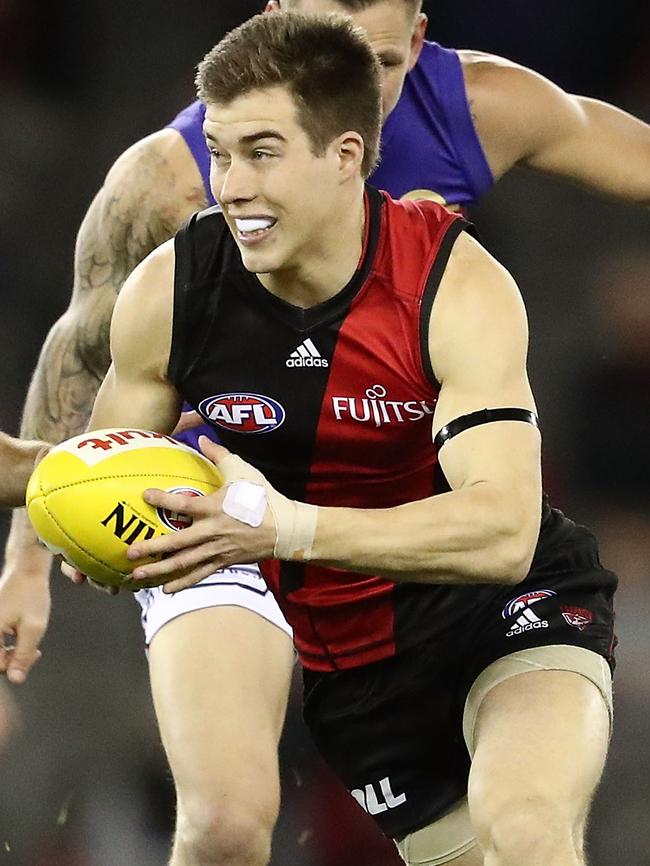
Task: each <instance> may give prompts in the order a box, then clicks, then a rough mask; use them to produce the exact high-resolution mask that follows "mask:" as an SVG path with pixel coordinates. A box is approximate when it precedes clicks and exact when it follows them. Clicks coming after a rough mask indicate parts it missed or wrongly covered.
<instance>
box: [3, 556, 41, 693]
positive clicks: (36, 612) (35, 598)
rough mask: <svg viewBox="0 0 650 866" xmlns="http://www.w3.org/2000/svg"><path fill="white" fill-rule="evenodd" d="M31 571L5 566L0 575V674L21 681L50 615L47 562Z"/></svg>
mask: <svg viewBox="0 0 650 866" xmlns="http://www.w3.org/2000/svg"><path fill="white" fill-rule="evenodd" d="M46 562H47V568H44V567H36V568H34V569H33V570H32V571H29V570H20V571H16V570H14V569H13V568H12V570H11V571H8V570H5V573H4V574H3V576H2V578H0V674H6V676H7V679H8V680H9V682H11V683H15V684H16V685H19V684H20V683H24V682H25V680H26V679H27V677H28V676H29V672H30V670H31V669H32V667H33V666H34V664H35V663H36V662H37V661H38V660H39V659H40V657H41V651H40V649H39V645H40V643H41V640H42V639H43V635H44V634H45V629H46V628H47V623H48V620H49V616H50V587H49V565H50V563H51V558H48V559H47V560H46Z"/></svg>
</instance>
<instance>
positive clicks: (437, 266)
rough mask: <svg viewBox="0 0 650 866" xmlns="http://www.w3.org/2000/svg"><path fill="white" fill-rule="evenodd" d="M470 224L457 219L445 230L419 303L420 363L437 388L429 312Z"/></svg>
mask: <svg viewBox="0 0 650 866" xmlns="http://www.w3.org/2000/svg"><path fill="white" fill-rule="evenodd" d="M471 228H472V226H471V223H468V222H467V220H464V219H461V218H460V217H459V218H458V219H455V220H453V222H451V223H450V224H449V226H448V228H447V231H446V233H445V236H444V237H443V239H442V242H441V244H440V246H439V247H438V252H437V253H436V257H435V259H434V261H433V264H432V266H431V270H430V271H429V275H428V276H427V280H426V283H425V286H424V291H423V292H422V300H421V302H420V323H419V324H420V358H421V361H422V369H423V370H424V374H425V376H426V378H427V380H428V381H429V383H430V384H432V385H434V386H436V387H439V385H440V383H439V382H438V380H437V379H436V376H435V373H434V372H433V367H432V366H431V357H430V353H429V323H430V320H431V310H432V309H433V302H434V301H435V299H436V295H437V293H438V286H439V285H440V281H441V280H442V276H443V274H444V272H445V268H446V267H447V263H448V261H449V256H450V255H451V251H452V249H453V246H454V244H455V243H456V240H457V239H458V236H459V235H460V233H461V232H463V231H471Z"/></svg>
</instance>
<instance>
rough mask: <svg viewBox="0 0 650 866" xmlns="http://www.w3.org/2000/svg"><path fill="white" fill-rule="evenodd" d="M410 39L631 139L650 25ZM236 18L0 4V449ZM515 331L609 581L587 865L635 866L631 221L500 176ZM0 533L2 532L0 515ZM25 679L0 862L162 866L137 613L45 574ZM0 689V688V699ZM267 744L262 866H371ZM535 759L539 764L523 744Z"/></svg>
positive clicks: (649, 608)
mask: <svg viewBox="0 0 650 866" xmlns="http://www.w3.org/2000/svg"><path fill="white" fill-rule="evenodd" d="M424 5H425V11H427V12H428V13H429V17H430V25H429V32H428V35H429V38H432V39H435V40H437V41H439V42H442V43H443V44H445V45H451V46H454V47H459V48H465V47H469V48H476V49H482V50H486V51H492V52H495V53H497V54H502V55H504V56H506V57H509V58H511V59H514V60H517V61H519V62H522V63H524V64H526V65H529V66H531V67H533V68H535V69H537V70H538V71H540V72H542V73H544V74H546V75H548V76H549V77H551V78H552V79H553V80H555V81H556V82H557V83H558V84H560V85H561V86H563V87H564V88H565V89H568V90H570V91H574V92H578V93H582V94H587V95H591V96H595V97H599V98H602V99H606V100H608V101H611V102H613V103H615V104H617V105H619V106H621V107H622V108H625V109H626V110H628V111H630V112H632V113H634V114H636V115H638V116H639V117H641V118H644V119H645V120H646V121H650V7H649V6H648V4H647V2H633V0H619V2H618V3H616V4H612V3H610V2H605V0H572V2H571V3H566V0H541V2H537V3H522V2H520V0H491V2H490V3H485V2H481V0H465V2H464V3H462V4H460V3H458V2H452V0H436V2H435V3H433V2H431V3H428V2H425V4H424ZM259 8H260V5H259V4H257V3H254V2H249V0H183V2H182V3H181V2H173V0H138V2H137V3H133V2H131V0H112V2H111V3H104V2H99V0H85V2H84V3H79V2H75V0H0V293H1V301H2V315H1V316H0V346H1V347H2V352H1V357H2V369H3V376H2V388H1V389H0V391H1V394H2V402H0V428H2V429H5V430H8V431H10V432H13V433H16V432H17V430H18V425H19V418H20V410H21V406H22V402H23V398H24V394H25V391H26V388H27V385H28V381H29V377H30V374H31V371H32V369H33V367H34V364H35V362H36V358H37V354H38V351H39V348H40V346H41V343H42V341H43V339H44V337H45V335H46V333H47V330H48V328H49V326H50V325H51V324H52V323H53V321H54V320H55V319H56V318H57V317H58V316H59V315H60V313H62V312H63V310H64V308H65V306H66V305H67V300H68V295H69V290H70V286H71V284H72V256H73V246H74V238H75V233H76V230H77V227H78V225H79V223H80V221H81V218H82V216H83V214H84V212H85V209H86V207H87V206H88V204H89V202H90V200H91V198H92V197H93V195H94V193H95V192H96V190H97V189H98V187H99V186H100V185H101V183H102V180H103V177H104V174H105V173H106V171H107V169H108V167H109V166H110V164H111V163H112V162H113V160H114V159H115V157H116V156H117V155H118V154H119V153H120V152H121V151H122V150H124V149H125V148H126V147H127V146H128V145H129V144H131V143H132V142H133V141H135V140H136V139H138V138H140V137H142V136H144V135H146V134H148V133H150V132H152V131H154V130H155V129H157V128H159V127H161V126H163V125H165V124H166V123H167V122H168V121H169V120H170V119H171V118H172V117H173V116H174V115H175V114H176V113H177V112H178V110H180V109H181V108H182V107H183V106H184V105H186V104H187V103H188V102H190V101H191V100H192V99H193V87H192V79H193V67H194V66H195V64H196V63H197V62H198V60H199V59H200V58H201V57H202V55H203V54H204V53H205V52H206V51H207V50H208V49H209V48H210V47H211V46H212V45H213V44H214V43H215V42H216V41H218V39H219V38H220V37H221V36H222V35H223V33H224V32H225V31H226V30H227V29H229V28H230V27H232V26H234V25H235V24H238V23H240V22H241V21H242V20H244V18H246V17H248V16H249V15H251V14H253V13H254V12H256V11H258V10H259ZM473 216H474V217H475V219H476V222H477V223H478V225H479V228H480V231H481V233H482V235H483V237H484V239H485V242H486V245H487V246H488V247H489V248H490V249H491V250H492V252H494V253H495V254H496V255H497V256H498V257H499V258H500V259H501V260H502V261H503V262H504V263H505V264H506V265H507V266H508V267H509V268H510V270H511V271H512V272H513V274H514V275H515V277H516V278H517V280H518V282H519V285H520V287H521V289H522V292H523V295H524V298H525V300H526V304H527V307H528V312H529V316H530V328H531V353H530V371H531V378H532V383H533V388H534V390H535V392H536V395H537V398H538V403H539V408H540V414H541V417H542V421H543V431H544V443H545V464H546V475H547V488H549V489H550V490H551V491H552V494H553V498H554V500H555V502H556V504H558V505H559V506H560V507H562V508H563V509H564V510H566V511H567V512H568V513H569V514H570V515H571V516H572V517H574V518H576V519H578V520H579V521H581V522H586V523H588V524H589V525H590V526H592V528H594V529H595V530H596V531H597V533H598V534H599V536H600V539H601V546H602V559H603V561H604V563H605V564H606V565H608V566H609V567H610V568H612V569H614V570H615V571H617V572H618V574H619V575H620V577H621V589H620V591H619V596H618V606H617V607H618V620H617V621H618V634H619V638H620V647H619V651H618V670H617V677H616V706H617V722H616V726H615V731H614V739H613V743H612V750H611V757H610V760H609V764H608V767H607V771H606V775H605V779H604V782H603V784H602V787H601V790H600V792H599V794H598V797H597V802H596V804H595V808H594V814H593V820H592V826H591V832H590V850H591V857H592V861H591V862H592V864H593V866H606V864H613V863H621V862H625V864H626V866H648V864H650V825H649V822H648V819H647V815H648V803H650V742H649V739H650V725H649V724H648V710H649V708H650V701H649V698H650V679H649V678H648V667H649V662H650V629H649V628H648V623H649V622H650V589H649V588H648V571H649V563H650V493H649V490H650V411H649V408H648V402H649V401H648V395H649V394H650V214H648V212H647V211H644V210H642V209H633V208H626V207H622V206H620V205H613V204H608V203H606V202H602V201H598V200H596V199H594V198H592V197H590V196H588V195H587V194H585V193H583V192H581V191H578V190H573V189H571V188H568V187H567V186H562V185H560V184H558V183H556V182H554V181H551V180H546V179H543V178H539V177H534V176H532V175H530V174H527V173H524V172H513V173H511V175H509V176H508V177H507V178H505V179H504V180H503V181H502V182H501V183H500V184H499V185H498V187H497V188H496V189H495V190H494V191H493V192H492V193H490V195H489V196H487V198H486V199H485V200H484V201H483V202H482V204H481V206H480V208H478V209H477V211H476V213H475V214H473ZM0 520H2V527H1V528H2V530H3V533H4V532H5V531H6V527H7V520H6V517H4V518H0ZM53 586H54V606H53V614H52V622H51V626H50V630H49V632H48V635H47V637H46V640H45V643H44V647H43V649H44V658H43V660H42V661H41V663H40V664H39V666H38V667H37V669H36V670H35V671H34V673H33V674H32V675H31V677H30V679H29V681H28V683H27V684H26V685H25V686H23V687H22V688H20V689H17V690H14V691H13V692H12V694H13V696H14V702H13V704H15V705H13V706H12V705H8V706H7V709H6V711H5V714H4V715H3V714H1V713H0V739H3V732H4V731H7V730H10V731H11V737H10V739H9V741H8V742H7V743H5V745H4V746H3V753H2V754H0V779H1V780H2V789H1V793H0V864H4V863H7V864H13V866H44V864H48V866H63V864H65V866H118V864H119V866H124V864H138V866H163V864H165V862H166V856H167V852H168V838H169V833H170V831H171V827H172V820H173V809H174V805H173V794H172V791H171V787H170V782H169V775H168V771H167V769H166V765H165V762H164V758H163V756H162V754H161V748H160V745H159V740H158V734H157V730H156V726H155V721H154V718H153V712H152V709H151V704H150V697H149V687H148V681H147V672H146V659H145V656H144V653H143V648H142V636H141V632H140V627H139V622H138V614H137V610H136V605H135V603H134V602H133V600H132V599H130V598H126V597H125V598H118V599H110V598H108V597H106V596H103V595H101V594H99V593H95V592H93V591H91V590H88V589H82V590H79V589H76V588H74V587H72V586H71V585H69V584H68V582H67V581H65V580H64V578H63V577H62V576H60V575H59V574H55V575H54V580H53ZM3 685H4V684H3V683H0V686H3ZM298 703H299V701H298V689H296V690H295V695H294V699H293V703H292V706H291V708H290V711H289V718H288V721H287V726H286V732H285V737H284V741H283V745H282V783H283V810H282V816H281V819H280V823H279V825H278V830H277V833H276V838H275V846H274V854H273V866H280V864H285V866H286V864H292V866H393V864H395V863H396V862H399V861H397V860H396V859H395V855H394V854H393V853H392V850H391V846H390V844H388V843H387V842H385V841H383V840H382V839H381V838H379V837H378V835H377V833H376V832H375V831H374V829H373V827H372V826H371V824H370V821H369V819H367V818H366V816H365V815H364V814H363V813H362V812H361V811H360V810H359V809H358V807H356V805H355V804H353V803H352V802H351V801H349V800H348V798H347V797H346V795H345V794H344V793H343V792H342V791H341V790H340V788H339V787H338V785H337V784H336V783H334V782H333V780H332V779H331V778H330V776H329V775H328V773H327V772H326V771H325V770H324V769H323V767H322V765H321V764H320V762H319V760H318V759H317V758H316V756H315V755H314V753H313V751H312V749H311V747H310V744H309V742H308V740H307V738H306V736H305V733H304V731H303V730H302V725H301V721H300V717H299V710H298ZM531 748H535V749H537V750H538V751H539V756H540V761H543V760H544V749H543V744H542V743H531Z"/></svg>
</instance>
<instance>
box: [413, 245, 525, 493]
mask: <svg viewBox="0 0 650 866" xmlns="http://www.w3.org/2000/svg"><path fill="white" fill-rule="evenodd" d="M429 343H430V353H431V363H432V367H433V370H434V372H435V374H436V376H437V378H438V381H439V382H440V384H441V387H440V394H439V398H438V401H437V405H436V410H435V413H434V417H433V430H432V433H433V435H434V436H435V435H436V434H437V433H438V431H439V430H440V429H441V428H442V427H443V426H446V425H447V424H449V423H450V422H451V421H453V420H454V419H456V418H459V417H461V416H463V415H469V414H471V413H473V412H478V411H480V410H482V409H498V408H504V407H505V408H510V407H513V408H521V409H527V410H530V411H535V403H534V399H533V395H532V392H531V388H530V384H529V382H528V376H527V372H526V356H527V347H528V328H527V322H526V314H525V310H524V306H523V302H522V300H521V296H520V294H519V291H518V289H517V286H516V284H515V282H514V280H513V279H512V277H511V276H510V275H509V274H508V273H507V271H506V270H505V269H504V268H503V267H501V265H499V264H498V263H497V262H496V261H494V259H492V257H491V256H489V255H488V253H486V252H485V251H484V250H483V249H482V248H481V247H480V246H479V245H478V244H477V243H476V242H475V241H473V240H472V239H471V238H469V237H467V236H461V237H460V238H459V240H458V241H457V242H456V246H455V248H454V252H453V253H452V258H451V260H450V263H449V266H448V268H447V272H446V274H445V277H444V278H443V281H442V283H441V285H440V289H439V292H438V297H437V299H436V302H435V303H434V306H433V310H432V316H431V323H430V340H429ZM539 450H540V439H539V433H538V431H537V429H536V428H535V427H534V426H533V425H531V424H528V423H525V422H521V421H494V422H490V423H485V424H478V425H476V426H474V427H471V428H469V429H467V430H465V431H464V432H462V433H459V434H458V435H456V436H455V437H453V438H452V439H450V440H449V441H448V442H447V443H446V444H445V445H444V446H443V447H442V448H441V450H440V464H441V467H442V469H443V471H444V472H445V475H446V477H447V480H448V481H449V483H450V485H451V487H452V488H453V489H457V488H459V487H463V486H468V485H472V484H477V483H481V482H485V481H491V482H493V483H496V484H499V485H507V486H508V487H509V488H510V487H512V486H521V487H526V489H528V490H530V491H532V492H533V494H534V495H537V493H538V492H539V486H540V481H539V471H540V470H539V462H540V458H539Z"/></svg>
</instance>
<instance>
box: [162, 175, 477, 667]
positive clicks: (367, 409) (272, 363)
mask: <svg viewBox="0 0 650 866" xmlns="http://www.w3.org/2000/svg"><path fill="white" fill-rule="evenodd" d="M466 225H467V224H466V223H465V222H464V221H463V220H462V219H461V218H459V217H458V216H457V215H455V214H452V213H450V212H449V211H447V210H446V209H445V208H444V207H441V206H440V205H438V204H436V203H434V202H431V201H402V202H397V201H394V200H392V199H391V198H390V197H389V196H388V195H387V194H384V193H380V192H378V191H377V190H375V189H373V188H371V187H368V188H367V192H366V236H365V243H364V250H363V254H362V257H361V261H360V264H359V267H358V270H357V271H356V273H355V274H354V276H353V277H352V279H351V280H350V282H349V283H348V285H347V286H345V287H344V288H343V289H342V290H340V291H339V292H338V293H337V294H336V295H334V296H333V297H332V298H330V299H329V300H327V301H325V302H324V303H322V304H319V305H317V306H315V307H311V308H309V309H301V308H298V307H295V306H293V305H291V304H289V303H286V302H285V301H283V300H280V299H279V298H277V297H275V296H274V295H272V294H270V293H269V292H268V291H267V290H266V289H265V288H264V287H263V286H262V284H261V283H260V282H259V280H258V279H257V277H256V276H255V275H254V274H251V273H249V272H248V271H246V269H245V268H244V266H243V264H242V261H241V257H240V255H239V251H238V249H237V245H236V243H235V241H234V239H233V238H232V235H231V234H230V232H229V230H228V227H227V225H226V223H225V220H224V218H223V215H222V214H221V213H220V212H217V211H216V210H214V209H209V210H207V211H203V212H201V213H200V214H196V215H195V216H193V217H192V218H191V219H190V221H189V222H188V223H187V225H186V226H185V227H184V228H183V229H182V230H181V231H180V232H179V234H178V235H177V236H176V241H175V251H176V271H175V294H174V323H173V339H172V349H171V355H170V363H169V378H170V380H171V381H172V382H173V383H174V384H175V385H176V387H177V389H178V391H179V393H180V394H181V395H182V396H183V397H184V398H185V399H186V400H187V401H188V402H189V403H191V404H192V406H194V407H195V408H196V409H198V411H199V412H200V414H201V415H202V416H203V417H204V418H205V419H206V420H207V421H209V422H210V423H211V424H213V425H214V426H215V428H216V430H217V431H218V434H219V438H220V439H221V441H222V442H223V444H224V445H225V446H226V447H227V448H228V449H230V450H231V451H233V452H234V453H236V454H239V455H240V456H241V457H242V458H244V459H245V460H247V461H248V462H250V463H251V464H253V465H254V466H256V467H257V468H258V469H259V470H260V471H261V472H263V473H264V475H265V476H266V477H267V478H268V479H269V481H270V482H271V483H272V484H273V485H274V486H275V487H276V488H277V489H278V490H279V491H281V492H282V493H284V494H285V495H286V496H289V497H291V498H293V499H298V500H301V501H304V502H310V503H314V504H316V505H335V506H336V505H339V506H351V507H360V508H386V507H392V506H396V505H400V504H402V503H405V502H409V501H413V500H418V499H423V498H425V497H428V496H431V495H433V494H436V493H439V492H441V491H443V490H446V489H448V487H447V486H446V484H445V482H444V478H443V477H442V473H441V472H440V471H439V469H438V464H437V453H436V450H435V448H434V446H433V444H432V435H431V422H432V415H433V411H434V408H435V404H436V399H437V396H438V390H439V386H438V383H437V382H436V381H435V377H434V374H433V371H432V369H431V365H430V361H429V353H428V329H429V318H430V313H431V307H432V304H433V300H434V297H435V293H436V290H437V287H438V284H439V282H440V279H441V277H442V274H443V272H444V269H445V266H446V263H447V260H448V257H449V254H450V251H451V249H452V246H453V244H454V241H455V240H456V238H457V237H458V235H459V233H460V232H461V231H462V230H463V228H464V227H465V226H466ZM370 543H371V542H370ZM262 572H263V574H264V577H265V578H266V580H267V582H268V584H269V586H270V587H271V589H272V591H273V593H274V594H275V596H276V598H277V599H278V602H279V604H280V606H281V608H282V610H283V612H284V614H285V616H286V618H287V620H288V621H289V623H290V624H291V625H292V626H293V629H294V639H295V643H296V647H297V649H298V651H299V653H300V656H301V660H302V662H303V663H304V664H305V665H306V666H307V667H310V668H312V669H315V670H336V669H341V668H348V667H355V666H357V665H360V664H366V663H369V662H372V661H377V660H379V659H382V658H385V657H387V656H390V655H393V654H395V653H396V652H398V651H401V650H402V649H405V648H407V647H408V646H411V645H414V644H416V643H418V642H419V641H421V640H423V639H424V638H426V637H428V636H430V635H433V634H444V631H445V630H446V629H453V628H454V627H455V625H456V624H457V622H458V618H459V617H460V616H462V607H463V604H462V603H460V602H461V601H462V599H464V598H466V597H467V598H468V600H470V599H472V596H471V595H469V596H468V593H473V594H474V596H475V595H476V592H477V588H476V587H458V586H457V587H450V586H438V585H423V584H411V583H401V584H395V583H393V582H391V581H389V580H386V579H384V578H381V577H372V576H368V575H362V574H356V573H352V572H348V571H342V570H339V569H334V568H325V567H321V566H316V565H311V564H303V563H291V562H290V563H286V562H277V561H269V562H265V563H262ZM475 601H476V600H475V598H474V600H473V601H470V603H471V604H475Z"/></svg>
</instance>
